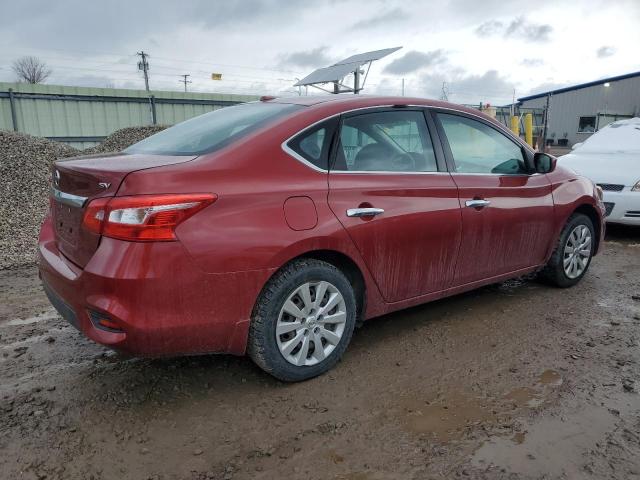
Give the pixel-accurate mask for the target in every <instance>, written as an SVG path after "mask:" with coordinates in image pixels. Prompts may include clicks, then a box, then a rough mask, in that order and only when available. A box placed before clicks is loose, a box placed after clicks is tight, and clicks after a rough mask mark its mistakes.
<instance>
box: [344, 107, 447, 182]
mask: <svg viewBox="0 0 640 480" xmlns="http://www.w3.org/2000/svg"><path fill="white" fill-rule="evenodd" d="M333 170H338V171H358V172H367V171H382V172H435V171H437V170H438V168H437V165H436V158H435V155H434V152H433V145H432V143H431V138H430V136H429V132H428V130H427V125H426V122H425V119H424V115H423V114H422V112H419V111H390V112H375V113H365V114H361V115H356V116H350V117H346V118H345V119H344V120H343V122H342V125H341V128H340V136H339V145H338V148H337V152H336V159H335V163H334V166H333Z"/></svg>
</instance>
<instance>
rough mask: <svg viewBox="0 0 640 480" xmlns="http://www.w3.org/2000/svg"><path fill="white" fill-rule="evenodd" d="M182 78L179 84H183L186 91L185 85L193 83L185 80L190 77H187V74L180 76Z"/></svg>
mask: <svg viewBox="0 0 640 480" xmlns="http://www.w3.org/2000/svg"><path fill="white" fill-rule="evenodd" d="M180 76H181V77H182V80H180V83H184V91H185V92H186V91H187V83H193V82H192V81H191V80H187V79H188V78H189V77H190V76H191V75H189V74H188V73H185V74H183V75H180Z"/></svg>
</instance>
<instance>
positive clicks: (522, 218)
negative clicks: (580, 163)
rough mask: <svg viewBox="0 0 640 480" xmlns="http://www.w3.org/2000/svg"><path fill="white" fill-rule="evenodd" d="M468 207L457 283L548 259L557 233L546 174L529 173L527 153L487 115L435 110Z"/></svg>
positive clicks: (464, 206)
mask: <svg viewBox="0 0 640 480" xmlns="http://www.w3.org/2000/svg"><path fill="white" fill-rule="evenodd" d="M435 120H436V121H438V122H439V132H440V133H441V136H442V137H443V138H442V143H443V147H444V150H445V155H447V157H448V160H449V164H450V169H451V171H452V177H453V180H454V181H455V183H456V185H457V186H458V189H459V194H460V205H461V208H462V231H463V236H462V244H461V248H460V255H459V257H458V264H457V267H456V274H455V281H454V284H455V285H464V284H466V283H470V282H474V281H476V280H483V279H487V278H491V277H493V276H496V275H500V274H504V273H509V272H514V271H517V270H520V269H524V268H527V267H531V266H536V265H540V264H541V263H543V262H544V260H545V256H546V254H547V251H548V248H549V245H550V243H549V242H550V241H551V239H552V235H553V221H552V218H553V198H552V196H551V185H550V182H549V180H548V179H547V177H546V175H540V174H530V173H529V172H528V169H527V166H526V162H525V158H526V157H525V155H526V152H525V151H524V149H523V148H522V145H519V144H518V143H517V142H516V141H515V140H513V139H511V138H509V136H508V135H506V134H505V133H504V132H501V131H500V130H499V129H498V128H496V127H495V126H492V125H491V124H490V123H489V122H487V121H485V120H480V119H476V118H471V117H470V116H465V115H461V114H451V113H444V112H439V113H437V114H436V115H435Z"/></svg>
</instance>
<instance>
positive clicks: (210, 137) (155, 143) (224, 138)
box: [124, 102, 304, 155]
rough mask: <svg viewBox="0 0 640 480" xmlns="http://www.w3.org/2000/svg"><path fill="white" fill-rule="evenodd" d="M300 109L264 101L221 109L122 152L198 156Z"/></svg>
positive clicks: (160, 133) (178, 125)
mask: <svg viewBox="0 0 640 480" xmlns="http://www.w3.org/2000/svg"><path fill="white" fill-rule="evenodd" d="M300 108H304V107H301V106H300V105H291V104H285V103H265V102H255V103H245V104H242V105H234V106H233V107H225V108H220V109H218V110H214V111H213V112H209V113H205V114H204V115H200V116H199V117H195V118H192V119H190V120H186V121H184V122H182V123H178V124H177V125H174V126H173V127H170V128H167V129H166V130H163V131H161V132H159V133H156V134H155V135H152V136H150V137H148V138H145V139H144V140H142V141H141V142H138V143H135V144H133V145H131V146H130V147H129V148H127V149H126V150H124V152H125V153H147V154H155V155H201V154H203V153H209V152H212V151H214V150H218V149H220V148H222V147H224V146H226V145H228V144H230V143H231V142H233V141H235V140H237V139H239V138H241V137H243V136H245V135H247V134H249V133H251V132H253V131H255V130H257V129H258V128H260V127H263V126H264V125H267V124H268V123H270V122H272V121H274V120H276V119H277V118H280V117H283V116H285V115H286V114H288V113H291V112H293V111H295V110H298V109H300Z"/></svg>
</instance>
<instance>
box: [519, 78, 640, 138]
mask: <svg viewBox="0 0 640 480" xmlns="http://www.w3.org/2000/svg"><path fill="white" fill-rule="evenodd" d="M547 100H548V101H549V119H548V126H547V135H546V137H547V144H548V145H555V146H561V147H562V146H569V147H570V146H572V145H573V144H575V143H578V142H584V141H585V140H586V139H587V138H589V137H590V136H591V135H592V134H593V133H594V132H597V131H598V130H599V129H600V128H602V127H604V126H605V125H607V124H609V123H611V122H613V121H616V120H621V119H624V118H632V117H636V116H640V72H634V73H628V74H626V75H619V76H617V77H611V78H604V79H601V80H596V81H593V82H589V83H583V84H580V85H575V86H572V87H566V88H560V89H557V90H552V91H549V92H544V93H538V94H536V95H530V96H528V97H522V98H519V99H518V102H519V105H520V106H521V107H524V108H531V107H533V108H544V107H545V106H546V105H547Z"/></svg>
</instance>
